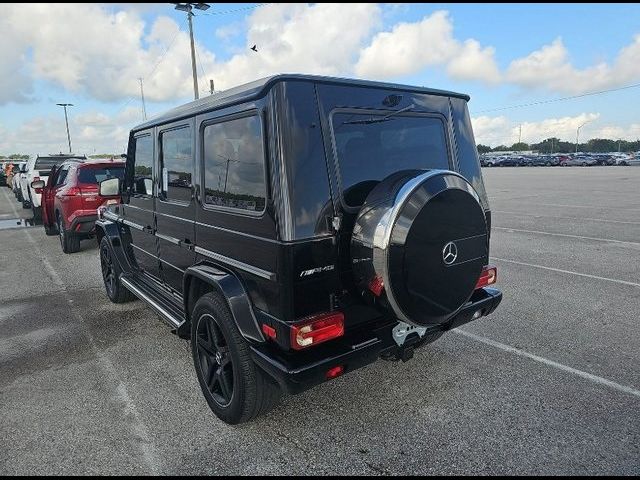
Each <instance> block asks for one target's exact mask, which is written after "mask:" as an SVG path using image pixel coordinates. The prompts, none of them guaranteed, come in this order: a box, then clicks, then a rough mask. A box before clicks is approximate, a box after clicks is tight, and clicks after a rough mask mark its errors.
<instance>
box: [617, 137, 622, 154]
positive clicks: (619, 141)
mask: <svg viewBox="0 0 640 480" xmlns="http://www.w3.org/2000/svg"><path fill="white" fill-rule="evenodd" d="M621 142H622V139H621V138H619V139H618V153H620V143H621Z"/></svg>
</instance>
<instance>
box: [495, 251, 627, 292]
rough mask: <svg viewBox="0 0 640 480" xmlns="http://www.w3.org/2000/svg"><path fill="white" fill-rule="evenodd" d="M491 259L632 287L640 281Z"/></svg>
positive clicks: (502, 259) (496, 258) (503, 259)
mask: <svg viewBox="0 0 640 480" xmlns="http://www.w3.org/2000/svg"><path fill="white" fill-rule="evenodd" d="M491 259H492V260H498V261H499V262H506V263H514V264H516V265H523V266H525V267H533V268H540V269H542V270H551V271H552V272H559V273H567V274H570V275H577V276H579V277H586V278H593V279H596V280H604V281H607V282H613V283H620V284H622V285H630V286H632V287H640V283H634V282H627V281H626V280H618V279H616V278H607V277H599V276H598V275H589V274H588V273H580V272H572V271H571V270H562V269H561V268H553V267H545V266H543V265H535V264H533V263H526V262H517V261H515V260H507V259H506V258H499V257H493V256H492V257H491Z"/></svg>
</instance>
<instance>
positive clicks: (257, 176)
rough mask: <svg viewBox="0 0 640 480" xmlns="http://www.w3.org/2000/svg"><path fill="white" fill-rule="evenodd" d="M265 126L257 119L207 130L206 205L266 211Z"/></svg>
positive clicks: (210, 126)
mask: <svg viewBox="0 0 640 480" xmlns="http://www.w3.org/2000/svg"><path fill="white" fill-rule="evenodd" d="M264 163H265V159H264V140H263V134H262V123H261V121H260V118H259V117H258V116H257V115H253V116H248V117H242V118H236V119H234V120H229V121H226V122H221V123H215V124H213V125H208V126H207V127H205V129H204V190H205V203H207V204H209V205H217V206H221V207H230V208H236V209H240V210H245V211H251V212H262V211H263V210H264V207H265V199H266V190H267V189H266V183H265V166H264Z"/></svg>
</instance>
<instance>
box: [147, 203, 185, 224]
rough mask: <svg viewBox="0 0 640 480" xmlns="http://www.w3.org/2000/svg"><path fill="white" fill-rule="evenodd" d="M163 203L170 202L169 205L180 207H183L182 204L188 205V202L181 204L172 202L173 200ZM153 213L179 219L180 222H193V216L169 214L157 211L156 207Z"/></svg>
mask: <svg viewBox="0 0 640 480" xmlns="http://www.w3.org/2000/svg"><path fill="white" fill-rule="evenodd" d="M164 203H170V204H171V205H178V206H180V207H183V206H186V207H188V206H189V204H186V205H183V204H181V203H173V202H164ZM155 213H156V215H160V216H163V217H167V218H172V219H174V220H180V221H181V222H185V223H193V218H182V217H176V216H175V215H170V214H168V213H164V212H159V211H158V210H157V209H156V211H155Z"/></svg>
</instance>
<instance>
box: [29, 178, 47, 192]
mask: <svg viewBox="0 0 640 480" xmlns="http://www.w3.org/2000/svg"><path fill="white" fill-rule="evenodd" d="M44 187H45V183H44V180H36V181H35V182H31V188H33V189H34V190H37V189H39V188H44Z"/></svg>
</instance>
